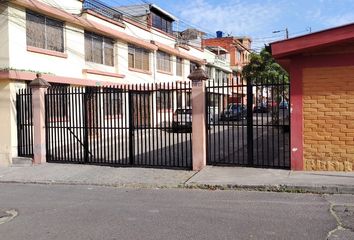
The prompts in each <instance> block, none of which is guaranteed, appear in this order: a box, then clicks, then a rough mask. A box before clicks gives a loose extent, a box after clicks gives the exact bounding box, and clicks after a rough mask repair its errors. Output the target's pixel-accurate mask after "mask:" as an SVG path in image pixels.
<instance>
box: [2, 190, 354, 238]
mask: <svg viewBox="0 0 354 240" xmlns="http://www.w3.org/2000/svg"><path fill="white" fill-rule="evenodd" d="M0 192H1V198H0V210H2V211H0V213H1V212H3V213H4V212H5V211H6V210H7V211H9V212H10V211H11V210H15V211H16V212H17V214H18V215H17V216H15V215H16V214H15V215H14V216H15V217H14V218H13V219H12V220H11V219H8V221H7V222H6V221H3V224H1V218H0V236H1V239H3V240H7V239H10V240H17V239H18V240H20V239H21V240H22V239H36V240H51V239H76V240H80V239H85V240H86V239H100V240H102V239H144V240H146V239H154V240H156V239H213V240H214V239H297V240H298V239H327V237H328V235H329V234H330V238H329V239H353V238H352V237H353V234H352V232H351V231H349V230H346V229H343V230H340V231H333V230H335V229H337V227H338V221H337V220H336V218H335V217H334V215H333V213H331V212H333V211H334V209H335V208H338V209H337V210H338V211H341V213H342V214H339V213H338V216H340V218H341V217H343V219H344V220H342V222H343V223H345V224H346V225H342V226H343V227H344V228H349V227H350V226H352V225H351V224H352V223H353V219H352V218H348V217H347V218H346V216H350V215H348V211H346V210H345V209H346V205H348V204H349V203H351V204H353V203H354V196H352V195H330V196H328V195H323V196H321V195H312V194H288V193H266V192H264V193H263V192H243V191H202V190H177V189H174V190H168V189H162V190H161V189H160V190H153V189H151V190H148V189H145V190H140V189H118V188H108V187H92V186H66V185H30V184H25V185H21V184H0ZM336 205H339V206H336ZM349 213H350V211H349ZM334 214H336V213H334ZM4 215H5V214H4ZM340 218H339V219H340ZM335 237H339V238H335Z"/></svg>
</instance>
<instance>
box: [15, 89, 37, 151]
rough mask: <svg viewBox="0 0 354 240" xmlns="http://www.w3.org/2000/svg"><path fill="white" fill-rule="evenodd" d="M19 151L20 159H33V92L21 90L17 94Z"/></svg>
mask: <svg viewBox="0 0 354 240" xmlns="http://www.w3.org/2000/svg"><path fill="white" fill-rule="evenodd" d="M16 112H17V142H18V144H17V151H18V156H19V157H33V117H32V91H31V89H30V88H28V89H20V90H19V92H18V93H17V94H16Z"/></svg>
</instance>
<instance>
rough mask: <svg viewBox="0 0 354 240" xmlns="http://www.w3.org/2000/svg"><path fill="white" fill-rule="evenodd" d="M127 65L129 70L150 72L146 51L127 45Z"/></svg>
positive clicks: (148, 56) (148, 54) (148, 57)
mask: <svg viewBox="0 0 354 240" xmlns="http://www.w3.org/2000/svg"><path fill="white" fill-rule="evenodd" d="M128 64H129V67H130V68H135V69H140V70H144V71H150V52H149V51H147V50H146V49H143V48H139V47H135V46H132V45H129V47H128Z"/></svg>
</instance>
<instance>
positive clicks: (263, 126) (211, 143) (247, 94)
mask: <svg viewBox="0 0 354 240" xmlns="http://www.w3.org/2000/svg"><path fill="white" fill-rule="evenodd" d="M289 90H290V85H289V84H288V83H287V81H286V79H285V78H277V79H274V80H273V79H257V80H255V81H253V82H248V83H247V84H228V85H220V84H218V83H215V84H213V83H208V85H207V87H206V92H207V96H206V97H207V110H208V114H209V118H213V119H214V121H213V122H209V123H208V124H207V126H208V164H212V165H239V166H254V167H271V168H286V169H288V168H290V126H289V125H290V93H289Z"/></svg>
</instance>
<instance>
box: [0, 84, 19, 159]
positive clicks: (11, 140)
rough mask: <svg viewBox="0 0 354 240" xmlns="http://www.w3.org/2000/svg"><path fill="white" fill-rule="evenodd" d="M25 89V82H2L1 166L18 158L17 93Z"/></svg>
mask: <svg viewBox="0 0 354 240" xmlns="http://www.w3.org/2000/svg"><path fill="white" fill-rule="evenodd" d="M24 87H25V83H24V82H14V81H9V80H1V81H0V113H1V114H0V133H1V137H0V166H8V165H9V164H11V162H12V157H15V156H17V128H16V92H17V91H18V90H19V89H20V88H24Z"/></svg>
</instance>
